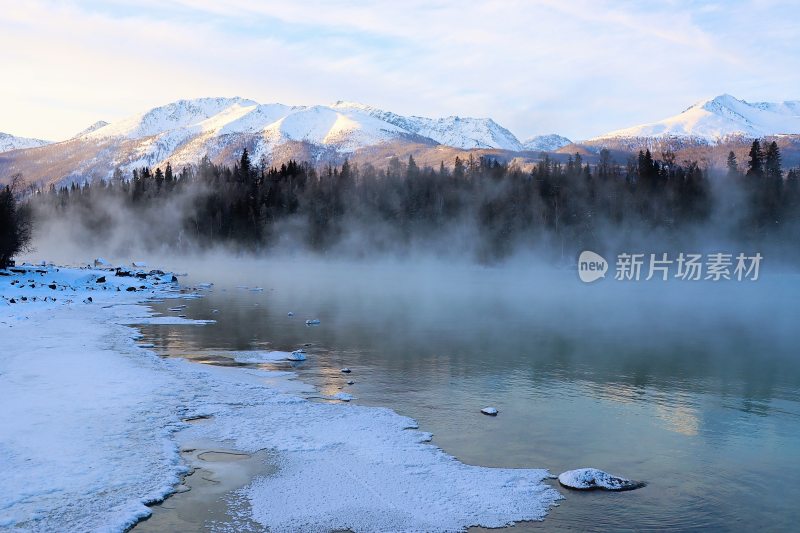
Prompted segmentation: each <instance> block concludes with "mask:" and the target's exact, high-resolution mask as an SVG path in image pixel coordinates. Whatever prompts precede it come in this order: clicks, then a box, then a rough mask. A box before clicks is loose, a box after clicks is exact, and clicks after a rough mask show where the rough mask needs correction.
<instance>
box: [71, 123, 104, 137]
mask: <svg viewBox="0 0 800 533" xmlns="http://www.w3.org/2000/svg"><path fill="white" fill-rule="evenodd" d="M105 126H108V122H106V121H105V120H98V121H97V122H95V123H94V124H92V125H91V126H89V127H88V128H86V129H83V130H81V131H79V132H78V133H76V134H75V135H73V136H72V138H73V139H74V138H76V137H83V136H84V135H88V134H90V133H92V132H93V131H95V130H99V129H100V128H103V127H105Z"/></svg>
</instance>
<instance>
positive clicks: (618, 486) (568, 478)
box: [558, 468, 645, 490]
mask: <svg viewBox="0 0 800 533" xmlns="http://www.w3.org/2000/svg"><path fill="white" fill-rule="evenodd" d="M558 482H559V483H561V485H563V486H564V487H567V488H569V489H576V490H592V489H602V490H633V489H638V488H640V487H644V486H645V483H644V482H641V481H631V480H630V479H625V478H623V477H617V476H612V475H611V474H609V473H608V472H603V471H602V470H598V469H596V468H579V469H577V470H568V471H567V472H563V473H561V474H560V475H559V476H558Z"/></svg>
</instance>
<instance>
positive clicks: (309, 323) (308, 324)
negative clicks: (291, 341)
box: [306, 318, 319, 326]
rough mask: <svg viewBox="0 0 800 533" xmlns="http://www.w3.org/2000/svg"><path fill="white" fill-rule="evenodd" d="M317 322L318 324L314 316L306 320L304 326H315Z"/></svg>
mask: <svg viewBox="0 0 800 533" xmlns="http://www.w3.org/2000/svg"><path fill="white" fill-rule="evenodd" d="M317 324H319V319H318V318H314V319H312V320H306V326H316V325H317Z"/></svg>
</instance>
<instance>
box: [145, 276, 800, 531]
mask: <svg viewBox="0 0 800 533" xmlns="http://www.w3.org/2000/svg"><path fill="white" fill-rule="evenodd" d="M180 266H182V267H184V268H185V269H186V270H188V271H189V272H190V276H189V277H188V278H182V280H181V281H182V282H184V283H187V284H192V283H200V282H214V283H215V285H214V287H213V290H211V291H208V292H206V293H205V294H206V297H205V298H203V299H200V300H187V301H183V302H181V303H185V304H187V306H188V307H187V308H186V309H185V310H184V311H182V313H183V314H186V315H187V316H188V317H190V318H213V319H216V320H217V321H218V322H217V323H216V324H212V325H208V326H203V327H186V326H146V327H144V328H143V331H144V333H145V334H146V336H147V338H148V339H150V340H151V341H152V342H154V343H156V345H157V346H159V347H161V348H163V349H164V353H169V354H173V355H187V356H197V355H198V354H202V353H204V352H207V351H209V350H248V349H275V350H290V349H294V348H297V347H299V346H301V345H303V344H306V343H308V344H310V346H308V347H307V350H308V359H307V360H306V361H304V362H302V363H284V364H282V365H279V366H278V367H279V368H292V369H294V370H295V371H297V372H298V374H299V377H300V379H302V380H304V381H308V382H311V383H314V384H315V385H317V386H318V387H319V388H320V389H321V390H322V392H324V393H326V394H333V393H336V392H339V391H340V390H343V391H346V392H349V393H351V394H353V395H355V396H356V397H357V398H358V399H357V400H356V402H357V403H360V404H364V405H381V406H387V407H391V408H393V409H395V410H396V411H398V412H399V413H402V414H404V415H408V416H411V417H413V418H415V419H417V421H418V422H419V423H420V426H421V428H422V429H423V430H426V431H430V432H432V433H433V434H434V440H433V442H434V443H435V444H436V445H438V446H440V447H442V448H443V449H444V450H446V451H447V452H448V453H451V454H453V455H455V456H456V457H458V458H459V459H460V460H462V461H464V462H466V463H471V464H480V465H485V466H503V467H543V468H548V469H550V471H551V472H553V473H554V474H558V473H559V472H561V471H564V470H567V469H572V468H578V467H584V466H592V467H597V468H600V469H603V470H607V471H609V472H611V473H614V474H619V475H622V476H625V477H630V478H633V479H637V480H644V481H647V482H648V485H647V486H646V487H645V488H643V489H640V490H637V491H633V492H626V493H601V492H592V493H578V492H573V491H567V490H566V489H560V490H561V491H562V493H564V494H565V495H566V497H567V499H566V500H564V501H563V502H562V503H561V506H560V507H559V508H557V509H554V510H553V511H552V513H551V514H550V515H549V516H548V518H547V519H546V520H545V521H544V522H543V523H533V524H520V525H518V526H517V528H516V529H515V530H519V531H528V530H542V529H544V530H548V531H549V530H597V531H608V530H625V529H631V530H669V529H673V530H691V529H700V528H703V529H715V530H738V531H751V530H754V529H756V528H757V529H761V530H775V531H781V530H793V529H795V527H796V524H797V523H798V522H799V521H800V507H798V506H797V502H798V501H800V484H798V483H797V482H796V480H797V479H798V478H799V477H800V463H799V462H798V458H799V457H800V355H798V351H797V348H796V347H797V346H798V341H800V328H798V324H800V304H798V296H800V277H798V276H797V275H796V274H780V273H767V274H765V275H764V277H762V279H761V280H759V281H757V282H749V283H745V282H741V283H740V282H726V283H717V284H714V283H701V282H683V283H679V282H676V283H672V282H666V283H665V282H654V283H643V282H642V283H627V284H626V283H622V282H614V281H613V280H603V281H600V282H598V283H597V284H593V285H584V284H582V283H580V282H579V281H578V280H577V277H576V275H575V272H574V271H568V270H563V271H562V270H542V269H534V268H528V267H527V266H525V265H516V266H514V267H513V268H512V267H503V268H481V267H472V266H463V267H460V266H453V265H450V266H446V265H442V264H438V263H437V264H431V263H414V264H409V263H404V264H400V265H398V264H388V263H385V264H371V265H365V264H361V265H358V264H347V263H325V262H321V261H318V262H317V261H315V262H304V261H299V260H297V261H281V262H278V261H273V262H269V261H249V262H248V261H233V260H231V261H229V262H222V263H215V264H213V265H212V264H210V263H204V264H194V265H192V264H187V265H180ZM240 286H246V287H260V288H263V291H257V292H254V291H250V290H247V289H243V288H237V287H240ZM174 305H175V304H174V302H170V301H168V302H164V303H160V304H154V306H155V307H156V308H157V309H158V310H160V311H163V312H164V313H165V314H176V313H174V312H170V311H168V308H169V307H172V306H174ZM213 309H217V310H218V312H217V313H213V312H212V310H213ZM289 311H292V312H294V313H295V316H293V317H289V316H287V313H288V312H289ZM307 318H319V319H320V320H321V324H320V325H319V326H314V327H309V326H306V325H305V324H304V321H305V320H306V319H307ZM199 359H203V358H202V357H199ZM345 366H346V367H349V368H351V369H352V373H351V374H349V375H345V374H342V373H341V372H340V368H342V367H345ZM348 379H351V380H354V381H355V384H354V385H352V386H348V385H347V384H346V381H347V380H348ZM488 405H491V406H494V407H497V408H498V409H499V410H500V414H499V416H497V417H487V416H484V415H481V414H480V412H479V411H480V409H481V408H482V407H485V406H488Z"/></svg>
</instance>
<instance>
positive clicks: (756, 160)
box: [747, 139, 764, 178]
mask: <svg viewBox="0 0 800 533" xmlns="http://www.w3.org/2000/svg"><path fill="white" fill-rule="evenodd" d="M763 175H764V152H762V151H761V143H760V142H758V139H756V140H754V141H753V144H752V145H751V146H750V161H749V162H748V164H747V176H748V177H754V178H760V177H762V176H763Z"/></svg>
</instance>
